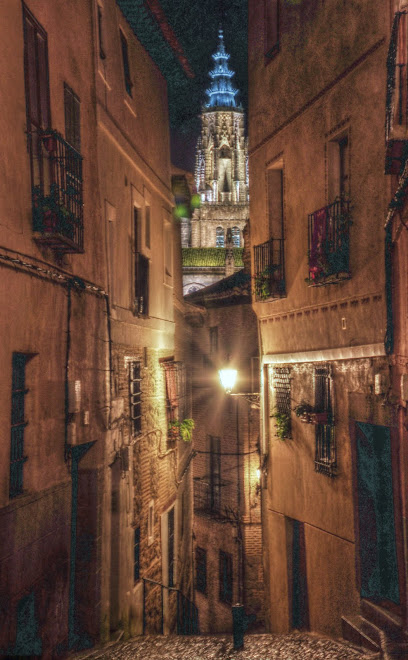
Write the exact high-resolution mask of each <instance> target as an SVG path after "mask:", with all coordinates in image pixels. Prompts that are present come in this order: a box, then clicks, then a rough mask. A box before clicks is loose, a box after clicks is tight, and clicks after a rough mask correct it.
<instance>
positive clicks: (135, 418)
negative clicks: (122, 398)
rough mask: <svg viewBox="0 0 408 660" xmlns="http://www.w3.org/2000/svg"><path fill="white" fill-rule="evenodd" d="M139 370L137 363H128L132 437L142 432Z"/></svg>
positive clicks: (138, 363)
mask: <svg viewBox="0 0 408 660" xmlns="http://www.w3.org/2000/svg"><path fill="white" fill-rule="evenodd" d="M141 382H142V378H141V369H140V362H139V361H132V362H130V363H129V416H130V424H131V432H132V435H137V434H138V433H141V431H142V402H141V396H142V395H141Z"/></svg>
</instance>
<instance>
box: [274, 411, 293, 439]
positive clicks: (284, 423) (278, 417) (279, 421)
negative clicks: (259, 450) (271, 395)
mask: <svg viewBox="0 0 408 660" xmlns="http://www.w3.org/2000/svg"><path fill="white" fill-rule="evenodd" d="M272 417H274V419H275V424H276V435H277V436H278V438H280V439H281V440H286V438H289V437H290V431H291V423H290V415H287V414H286V413H282V412H279V411H278V410H276V411H275V412H274V413H273V415H272Z"/></svg>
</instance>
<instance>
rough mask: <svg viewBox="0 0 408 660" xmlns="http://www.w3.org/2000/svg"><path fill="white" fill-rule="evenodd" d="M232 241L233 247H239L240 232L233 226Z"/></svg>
mask: <svg viewBox="0 0 408 660" xmlns="http://www.w3.org/2000/svg"><path fill="white" fill-rule="evenodd" d="M232 242H233V245H234V247H237V248H239V247H241V232H240V230H239V227H233V228H232Z"/></svg>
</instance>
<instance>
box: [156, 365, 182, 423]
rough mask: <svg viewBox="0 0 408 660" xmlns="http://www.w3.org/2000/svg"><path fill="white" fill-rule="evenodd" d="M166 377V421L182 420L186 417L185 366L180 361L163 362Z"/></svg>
mask: <svg viewBox="0 0 408 660" xmlns="http://www.w3.org/2000/svg"><path fill="white" fill-rule="evenodd" d="M162 364H163V367H164V372H165V377H166V410H167V421H168V422H172V421H178V422H182V421H183V419H186V418H187V417H188V399H187V381H186V367H185V365H184V364H183V363H182V362H178V361H175V360H168V361H166V362H163V363H162Z"/></svg>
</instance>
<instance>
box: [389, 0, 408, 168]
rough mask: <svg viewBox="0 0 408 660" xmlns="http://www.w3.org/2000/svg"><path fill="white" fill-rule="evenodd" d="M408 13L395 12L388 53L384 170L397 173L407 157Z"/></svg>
mask: <svg viewBox="0 0 408 660" xmlns="http://www.w3.org/2000/svg"><path fill="white" fill-rule="evenodd" d="M407 103H408V98H407V13H406V11H402V12H396V14H395V16H394V22H393V26H392V30H391V40H390V45H389V49H388V56H387V91H386V110H385V141H386V156H385V173H386V174H398V173H399V172H400V171H401V169H402V167H403V164H404V162H405V160H406V158H407V156H408V112H407V110H408V106H407Z"/></svg>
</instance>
